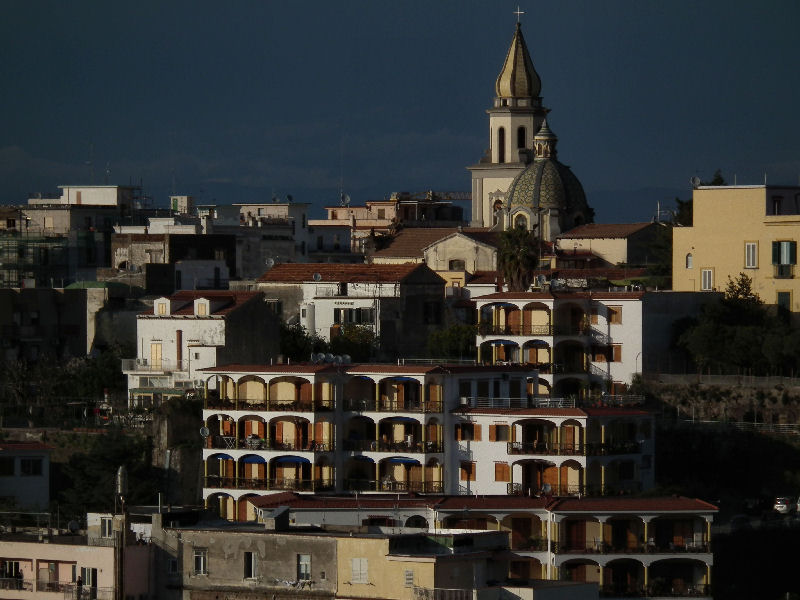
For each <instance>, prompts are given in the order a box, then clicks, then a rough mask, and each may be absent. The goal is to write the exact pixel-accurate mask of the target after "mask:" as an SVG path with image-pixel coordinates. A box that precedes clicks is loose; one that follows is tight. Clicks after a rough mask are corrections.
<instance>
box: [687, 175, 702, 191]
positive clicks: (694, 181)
mask: <svg viewBox="0 0 800 600" xmlns="http://www.w3.org/2000/svg"><path fill="white" fill-rule="evenodd" d="M689 183H691V184H692V189H694V190H696V189H697V188H699V187H700V178H699V177H698V176H697V175H695V176H694V177H692V178H691V179H690V180H689Z"/></svg>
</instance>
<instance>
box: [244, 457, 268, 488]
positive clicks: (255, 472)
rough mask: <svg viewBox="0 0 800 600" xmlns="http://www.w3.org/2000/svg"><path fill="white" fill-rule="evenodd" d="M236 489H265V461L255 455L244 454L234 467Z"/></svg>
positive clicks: (266, 483)
mask: <svg viewBox="0 0 800 600" xmlns="http://www.w3.org/2000/svg"><path fill="white" fill-rule="evenodd" d="M236 469H237V480H236V487H237V488H241V489H246V490H265V489H267V485H268V481H267V460H266V459H265V458H264V457H263V456H259V455H257V454H245V455H244V456H242V457H241V458H240V459H239V460H238V461H237V465H236Z"/></svg>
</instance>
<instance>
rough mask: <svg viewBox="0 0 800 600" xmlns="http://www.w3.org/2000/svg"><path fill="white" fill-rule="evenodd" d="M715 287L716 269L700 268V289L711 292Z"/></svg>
mask: <svg viewBox="0 0 800 600" xmlns="http://www.w3.org/2000/svg"><path fill="white" fill-rule="evenodd" d="M706 277H708V283H706ZM713 289H714V269H701V270H700V291H702V292H710V291H712V290H713Z"/></svg>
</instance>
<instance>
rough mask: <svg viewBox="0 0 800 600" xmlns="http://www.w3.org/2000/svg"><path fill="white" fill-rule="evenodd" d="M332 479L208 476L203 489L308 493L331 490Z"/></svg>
mask: <svg viewBox="0 0 800 600" xmlns="http://www.w3.org/2000/svg"><path fill="white" fill-rule="evenodd" d="M335 486H336V483H335V481H334V480H333V479H285V478H271V479H270V478H259V477H255V478H254V477H239V478H236V477H219V476H217V475H209V476H208V477H204V478H203V487H205V488H208V489H231V490H235V489H239V490H297V491H301V492H310V491H317V490H329V489H333V488H334V487H335Z"/></svg>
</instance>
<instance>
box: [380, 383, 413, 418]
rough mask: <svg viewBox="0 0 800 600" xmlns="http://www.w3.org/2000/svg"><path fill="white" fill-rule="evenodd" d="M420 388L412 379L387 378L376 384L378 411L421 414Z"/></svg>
mask: <svg viewBox="0 0 800 600" xmlns="http://www.w3.org/2000/svg"><path fill="white" fill-rule="evenodd" d="M422 409H423V404H422V386H421V385H420V382H419V381H417V380H416V379H414V378H413V377H402V376H400V377H387V378H385V379H381V380H380V381H379V382H378V410H380V411H391V412H395V411H398V412H421V411H422Z"/></svg>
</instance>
